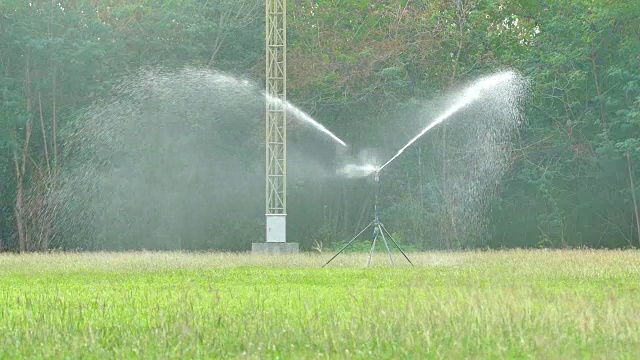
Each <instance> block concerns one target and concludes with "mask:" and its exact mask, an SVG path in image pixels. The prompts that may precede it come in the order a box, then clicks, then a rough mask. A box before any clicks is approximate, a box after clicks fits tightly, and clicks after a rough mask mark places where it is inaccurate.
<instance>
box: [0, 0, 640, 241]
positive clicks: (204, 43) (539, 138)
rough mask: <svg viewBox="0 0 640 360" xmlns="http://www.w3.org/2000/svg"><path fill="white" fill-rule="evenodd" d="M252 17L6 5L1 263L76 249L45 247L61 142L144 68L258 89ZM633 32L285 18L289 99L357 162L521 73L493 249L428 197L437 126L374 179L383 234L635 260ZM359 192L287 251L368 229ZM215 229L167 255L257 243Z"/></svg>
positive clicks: (424, 16) (438, 170) (89, 5)
mask: <svg viewBox="0 0 640 360" xmlns="http://www.w3.org/2000/svg"><path fill="white" fill-rule="evenodd" d="M263 12H264V6H263V3H262V2H260V1H254V0H208V1H201V0H173V1H159V0H135V1H131V0H127V1H124V0H109V1H92V0H70V1H39V0H34V1H31V2H25V1H17V0H4V1H2V2H1V3H0V248H1V249H5V250H6V249H13V250H20V251H29V250H45V249H48V248H51V247H77V248H83V247H85V246H83V243H82V242H75V243H73V244H67V243H66V239H65V238H60V237H57V238H56V236H57V234H56V228H55V226H54V225H53V223H54V219H55V216H56V214H55V213H56V209H57V206H55V204H51V203H50V202H48V201H47V199H48V197H47V194H50V193H51V192H52V191H55V189H56V187H57V185H58V181H59V178H60V176H61V174H60V169H61V166H62V164H64V162H65V161H66V160H68V159H65V158H63V157H62V156H61V155H60V154H61V153H62V152H61V148H63V147H64V143H63V142H61V141H60V137H59V136H60V135H59V132H60V129H61V128H63V127H64V126H65V124H67V123H69V122H70V121H72V120H74V119H75V118H76V117H77V116H76V114H77V113H78V111H80V110H81V109H83V108H85V107H86V106H88V105H90V104H91V103H92V102H94V101H95V100H97V99H108V98H109V96H111V93H110V91H111V88H112V86H113V85H114V84H116V83H117V82H118V79H120V78H122V77H126V76H128V74H130V73H131V72H135V71H137V69H139V68H140V67H142V66H164V67H165V68H169V69H179V68H181V67H183V66H185V65H191V66H199V67H209V68H215V69H218V70H222V71H225V72H228V73H231V74H236V75H238V76H246V77H250V78H253V79H256V81H258V82H260V81H262V80H261V79H262V77H263V76H264V74H263V72H264V66H263V63H262V62H263V58H264V51H263V50H264V40H263V32H264V16H263ZM638 14H640V2H638V1H634V0H623V1H615V2H611V1H604V0H595V1H592V0H589V1H587V0H575V1H555V0H550V1H534V0H527V1H507V0H504V1H499V0H495V1H489V0H450V1H401V2H398V1H385V0H380V1H337V0H326V1H325V0H317V1H303V0H293V1H289V2H288V16H289V17H288V39H289V43H288V44H289V49H288V63H289V81H288V89H289V99H290V100H291V101H292V102H294V103H295V104H296V105H298V106H299V107H301V108H303V109H305V110H307V111H308V112H310V113H311V114H312V115H313V116H314V117H315V118H316V119H318V120H320V121H321V122H322V123H323V124H325V125H326V126H327V127H328V128H330V129H332V130H333V131H334V132H335V133H336V134H339V135H340V136H341V137H344V138H348V139H349V143H350V144H352V145H353V148H352V150H351V151H352V152H353V154H354V155H355V154H357V153H358V152H359V151H360V150H362V149H368V148H372V147H373V148H380V149H386V150H385V151H389V152H391V151H392V150H395V149H397V148H398V145H399V144H402V143H404V142H405V141H406V140H407V139H408V138H410V137H411V136H412V135H413V134H414V133H415V131H416V129H418V128H419V127H417V128H416V127H415V126H414V125H415V124H413V125H411V126H408V125H407V126H405V125H404V123H402V124H401V123H399V122H398V119H399V118H401V117H402V116H403V114H407V113H410V112H412V111H414V110H415V108H416V101H424V100H430V99H434V98H437V97H438V96H440V95H443V94H446V93H447V92H448V91H450V90H452V89H456V88H457V86H459V85H460V84H462V83H465V82H467V81H469V80H471V79H474V78H476V77H478V76H479V75H483V74H486V73H487V72H491V71H494V70H498V69H503V68H506V67H509V68H514V69H517V70H519V71H520V72H521V73H522V74H523V75H525V76H527V77H529V78H530V79H531V88H530V92H529V94H528V97H527V103H526V104H525V110H524V111H525V118H526V124H525V126H524V127H523V128H522V129H521V132H520V134H519V136H518V139H517V143H516V144H515V149H514V151H513V152H512V156H511V161H510V167H509V169H508V172H507V174H506V175H505V176H504V178H503V179H502V181H501V182H500V184H499V185H498V192H497V194H496V196H495V198H493V199H491V210H492V211H491V213H490V219H489V220H490V221H489V225H490V226H489V229H490V232H491V233H490V236H484V237H482V238H479V239H477V240H475V241H470V242H461V241H460V240H459V239H457V238H456V235H455V234H456V231H455V226H456V225H455V222H454V221H451V219H450V214H451V213H452V211H451V210H450V209H448V207H450V206H451V205H449V202H448V201H447V196H448V195H447V194H448V193H447V192H446V191H443V190H442V188H443V186H446V184H447V175H448V171H449V170H447V162H448V161H449V160H448V159H447V158H446V157H445V156H442V155H438V154H447V149H448V148H451V147H455V146H456V144H455V136H452V133H451V130H450V131H447V126H442V127H440V128H439V129H438V130H437V131H435V132H434V135H433V136H434V137H435V140H433V139H434V138H433V137H432V138H431V139H432V140H433V141H432V143H431V144H425V143H420V144H417V145H418V146H415V147H413V148H412V149H410V150H408V151H407V152H406V153H405V154H404V156H403V157H402V158H399V159H398V164H396V165H395V166H396V171H394V172H393V173H390V175H389V176H388V177H387V178H385V184H386V185H383V186H384V188H383V191H382V194H383V197H382V199H381V201H382V204H383V205H384V206H383V207H382V208H383V209H384V214H383V215H384V217H385V219H386V220H385V221H386V224H387V226H388V227H389V228H390V229H392V230H393V231H397V234H396V235H397V236H398V237H399V238H401V239H402V241H403V242H404V243H406V244H407V245H408V246H412V247H414V246H415V247H416V248H422V249H451V248H460V247H486V246H489V247H495V248H497V247H536V246H544V247H565V246H590V247H629V246H638V245H639V238H638V234H639V233H640V222H639V221H638V216H637V212H638V210H637V209H638V205H637V204H636V202H635V196H636V195H637V193H638V187H637V184H638V170H637V166H636V164H637V162H638V160H639V159H640V141H639V139H640V134H639V133H638V129H639V128H640V55H639V54H640V22H638V21H637V18H638ZM422 125H425V124H422ZM390 129H394V130H395V131H394V132H393V133H392V134H391V133H390V131H389V130H390ZM390 134H391V135H390ZM373 139H375V140H373ZM304 186H307V184H304V183H296V182H292V183H291V184H290V188H291V191H296V189H298V190H300V189H301V188H303V187H304ZM366 189H367V184H366V183H364V182H363V181H351V182H348V181H341V182H335V183H330V184H327V185H323V186H320V187H317V188H315V189H314V192H313V195H308V197H307V198H305V199H304V201H301V200H299V201H297V202H296V200H295V198H292V199H291V202H290V205H289V207H290V210H289V212H290V214H291V216H290V220H289V225H290V227H289V235H288V236H289V239H291V240H290V241H297V242H300V243H301V245H302V247H303V248H306V249H309V248H311V247H312V246H313V244H314V242H317V243H320V242H322V243H324V244H325V245H330V244H331V243H332V242H333V241H335V240H336V239H342V238H345V237H346V238H348V237H350V235H352V234H353V233H354V231H355V230H356V229H358V228H361V227H363V226H364V225H366V222H367V221H368V215H369V213H368V212H369V208H370V205H371V204H370V202H369V203H367V201H365V200H367V199H368V193H369V192H368V191H367V190H366ZM319 219H322V221H319ZM212 221H215V220H212ZM255 221H256V223H259V221H260V218H256V220H255ZM219 224H220V226H221V227H227V228H230V229H232V230H233V231H229V232H228V234H230V235H228V236H224V238H222V239H219V240H216V241H215V242H211V241H209V240H210V239H208V237H211V236H213V233H215V232H217V231H219V229H218V230H215V229H214V230H211V234H204V235H202V234H200V235H199V236H198V237H195V236H192V238H191V239H190V241H189V243H186V244H184V245H182V243H181V246H180V247H183V248H189V249H211V248H216V249H244V250H246V249H248V244H249V243H251V242H254V241H256V240H258V241H262V240H260V239H263V238H264V234H263V230H262V227H261V226H252V227H242V231H239V232H238V231H237V230H238V229H237V226H236V225H234V224H233V221H232V220H228V219H227V220H226V221H222V222H219ZM234 226H235V227H234ZM236 232H238V233H239V234H241V235H237V236H234V235H233V234H235V233H236ZM54 239H55V241H53V240H54ZM87 241H90V240H89V239H87ZM120 243H121V242H120ZM125 243H126V242H125ZM129 244H130V247H132V248H139V247H146V248H154V247H163V246H164V245H161V244H155V243H154V242H153V241H152V240H149V241H147V242H145V243H140V242H137V243H129ZM93 247H94V248H95V247H96V246H93ZM99 247H100V248H106V249H109V248H110V247H111V246H110V244H109V243H101V244H100V246H99Z"/></svg>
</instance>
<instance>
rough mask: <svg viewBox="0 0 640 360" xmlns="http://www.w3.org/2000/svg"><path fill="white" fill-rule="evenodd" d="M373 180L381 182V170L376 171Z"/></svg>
mask: <svg viewBox="0 0 640 360" xmlns="http://www.w3.org/2000/svg"><path fill="white" fill-rule="evenodd" d="M373 179H374V180H375V181H380V169H376V170H375V171H374V172H373Z"/></svg>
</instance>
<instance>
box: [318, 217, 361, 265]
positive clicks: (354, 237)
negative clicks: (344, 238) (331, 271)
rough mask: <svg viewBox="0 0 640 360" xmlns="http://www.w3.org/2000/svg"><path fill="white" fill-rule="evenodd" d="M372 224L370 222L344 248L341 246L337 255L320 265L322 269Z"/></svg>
mask: <svg viewBox="0 0 640 360" xmlns="http://www.w3.org/2000/svg"><path fill="white" fill-rule="evenodd" d="M372 224H373V222H371V223H370V224H369V225H367V227H365V228H364V229H362V231H360V232H359V233H358V235H356V236H354V237H353V239H351V240H349V242H348V243H347V244H346V245H345V246H343V247H342V249H340V251H338V253H337V254H335V255H333V257H332V258H331V259H329V261H327V262H326V263H325V264H324V265H322V267H325V266H327V265H328V264H329V263H330V262H331V260H333V259H335V258H336V256H338V255H340V253H341V252H343V251H344V249H346V248H347V246H349V245H351V243H352V242H353V241H354V240H355V239H357V238H358V236H360V235H362V233H363V232H365V231H366V230H367V229H368V228H369V227H370V226H371V225H372Z"/></svg>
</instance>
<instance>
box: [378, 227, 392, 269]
mask: <svg viewBox="0 0 640 360" xmlns="http://www.w3.org/2000/svg"><path fill="white" fill-rule="evenodd" d="M380 226H382V224H380ZM380 235H382V242H384V247H386V248H387V254H389V260H391V265H393V266H396V263H395V262H394V261H393V257H392V256H391V250H389V245H388V244H387V239H385V237H384V231H380Z"/></svg>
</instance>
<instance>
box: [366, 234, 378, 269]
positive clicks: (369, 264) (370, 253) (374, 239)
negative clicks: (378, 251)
mask: <svg viewBox="0 0 640 360" xmlns="http://www.w3.org/2000/svg"><path fill="white" fill-rule="evenodd" d="M374 226H375V225H374ZM377 238H378V235H376V236H374V237H373V242H372V243H371V251H369V262H367V267H369V266H371V258H373V251H374V250H375V248H376V239H377Z"/></svg>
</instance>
